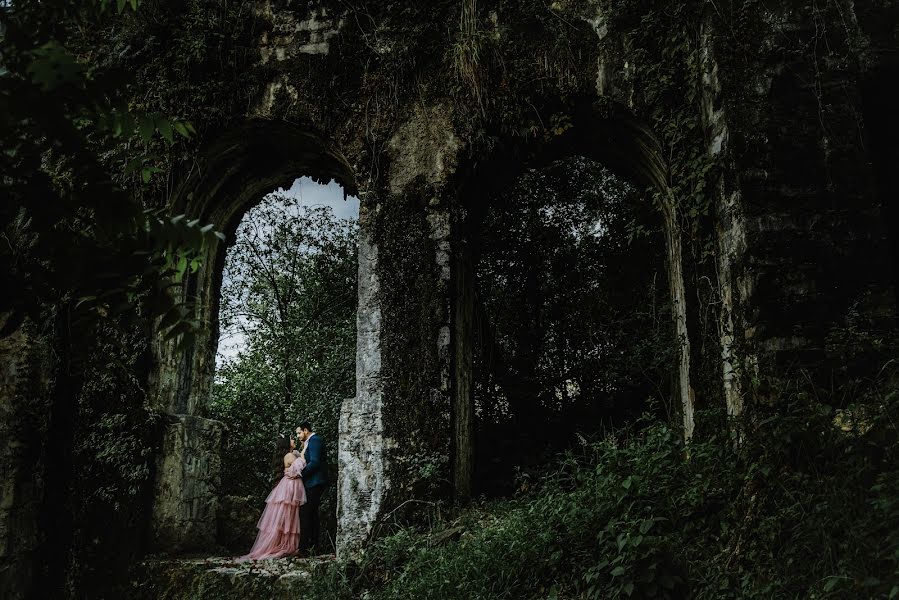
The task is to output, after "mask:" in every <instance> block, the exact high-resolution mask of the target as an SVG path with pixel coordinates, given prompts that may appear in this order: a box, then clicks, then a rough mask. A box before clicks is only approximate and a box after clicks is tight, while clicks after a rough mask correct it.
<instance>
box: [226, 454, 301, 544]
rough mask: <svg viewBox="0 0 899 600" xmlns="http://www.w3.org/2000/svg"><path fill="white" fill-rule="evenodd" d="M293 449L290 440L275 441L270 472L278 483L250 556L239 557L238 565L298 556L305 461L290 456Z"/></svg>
mask: <svg viewBox="0 0 899 600" xmlns="http://www.w3.org/2000/svg"><path fill="white" fill-rule="evenodd" d="M295 447H296V446H295V443H294V441H293V440H292V439H291V440H288V439H287V438H286V437H282V438H278V440H277V442H276V449H275V456H274V461H273V469H274V470H275V471H276V473H279V472H280V473H281V479H280V481H278V484H277V485H276V486H275V489H273V490H272V491H271V493H270V494H269V495H268V498H266V499H265V510H264V511H262V516H261V517H259V523H257V524H256V528H257V529H259V534H258V535H257V536H256V542H255V543H254V544H253V547H252V548H251V549H250V553H249V554H246V555H244V556H241V557H240V558H238V559H237V560H238V561H245V560H260V559H263V558H281V557H283V556H290V555H292V554H296V553H297V547H298V545H299V542H300V505H302V504H305V503H306V489H305V488H304V487H303V479H302V478H301V477H300V474H301V473H302V472H303V469H304V468H305V467H306V461H305V460H303V457H302V456H299V457H297V456H295V455H294V454H293V449H294V448H295ZM282 456H283V458H281V457H282ZM282 463H283V470H282V469H281V465H282Z"/></svg>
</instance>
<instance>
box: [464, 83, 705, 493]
mask: <svg viewBox="0 0 899 600" xmlns="http://www.w3.org/2000/svg"><path fill="white" fill-rule="evenodd" d="M568 116H569V126H568V127H567V128H566V129H565V131H564V132H563V133H561V134H560V135H557V136H554V137H552V138H551V139H549V140H540V139H531V140H526V141H522V140H520V139H509V140H506V141H505V143H504V144H500V145H497V146H496V147H495V148H494V150H493V152H492V153H491V156H490V157H489V158H487V159H486V160H483V161H472V163H470V164H469V168H468V172H467V173H466V176H465V180H464V183H463V185H462V186H461V187H460V189H459V204H460V205H462V206H467V207H468V212H472V211H475V212H476V211H478V210H482V209H483V207H484V206H485V205H486V204H487V202H489V198H490V197H491V196H493V195H495V194H496V193H498V192H499V190H501V189H504V188H505V187H508V186H509V185H511V184H512V182H513V181H514V180H515V179H517V178H518V176H520V174H521V173H522V172H524V171H525V170H526V169H528V168H540V167H542V166H545V165H548V164H549V163H551V162H553V161H555V160H558V159H561V158H565V157H571V156H583V157H585V158H588V159H590V160H593V161H595V162H597V163H600V164H603V165H605V166H606V167H608V168H609V169H610V170H611V171H613V172H616V173H617V174H619V175H620V176H621V177H623V178H624V179H627V180H629V181H631V182H632V183H634V184H635V185H637V186H638V187H642V188H644V189H648V190H652V191H654V192H655V193H656V197H657V198H658V208H659V211H660V213H661V216H662V220H663V223H664V233H665V245H666V256H667V259H666V263H667V267H668V281H669V291H670V297H671V303H672V307H673V312H672V315H673V317H674V325H675V330H676V335H677V338H678V339H679V340H680V344H679V348H678V352H677V354H678V376H677V396H678V400H679V403H680V406H681V411H682V420H683V433H684V438H685V439H686V440H689V439H690V438H691V436H692V434H693V429H694V397H695V394H694V391H693V387H692V386H691V382H690V361H691V348H690V335H689V331H688V314H687V312H688V311H687V291H686V285H685V280H684V267H683V256H682V252H683V250H682V242H681V232H680V225H679V217H678V214H677V204H676V201H675V198H674V196H673V193H672V191H671V185H670V179H669V178H670V174H669V169H668V163H667V161H666V160H665V157H664V154H663V153H662V148H661V145H660V143H659V141H658V138H657V137H656V136H655V135H654V134H653V132H652V131H651V130H650V128H649V127H648V126H647V125H646V124H644V123H643V122H641V121H640V120H639V119H637V118H636V117H635V116H634V115H633V113H632V112H631V111H629V110H628V109H627V108H625V107H622V106H619V105H614V104H610V103H606V102H599V101H596V100H595V98H584V99H582V100H580V101H579V102H576V103H575V104H574V106H573V107H572V108H571V109H570V113H569V115H568ZM462 237H464V234H463V236H462ZM462 254H463V255H460V256H459V257H458V258H457V262H456V265H457V268H456V276H455V278H454V292H455V299H456V302H455V303H454V307H455V310H454V323H455V325H454V333H455V335H456V344H455V349H456V351H455V361H454V364H455V377H454V383H455V385H454V389H453V394H452V396H453V411H452V412H453V415H454V419H453V445H452V447H453V448H454V464H453V473H454V474H453V481H454V488H455V491H456V494H457V496H459V497H460V498H466V497H468V496H470V495H471V492H472V476H473V472H474V467H473V465H474V456H473V448H474V443H473V440H474V427H475V425H474V410H473V398H472V395H471V394H472V384H471V381H472V377H471V369H472V357H473V351H472V344H473V330H474V325H473V319H474V314H475V310H474V308H473V305H472V302H473V299H474V293H473V291H472V285H473V274H472V272H471V264H470V262H469V261H468V260H467V259H466V257H465V256H464V252H463V253H462Z"/></svg>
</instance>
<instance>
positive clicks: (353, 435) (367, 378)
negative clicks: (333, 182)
mask: <svg viewBox="0 0 899 600" xmlns="http://www.w3.org/2000/svg"><path fill="white" fill-rule="evenodd" d="M367 210H368V208H367V207H365V206H363V207H361V208H360V213H361V214H360V220H362V221H363V222H364V221H365V219H367V218H368V217H367V216H366V213H367ZM358 257H359V280H358V281H359V284H358V285H359V301H358V302H359V303H358V311H357V316H356V340H357V341H356V396H355V397H354V398H348V399H346V400H344V401H343V405H342V407H341V410H340V422H339V427H338V435H339V439H338V451H337V486H338V488H337V548H338V552H343V551H354V550H357V549H358V548H359V547H360V545H361V544H362V543H364V542H365V541H366V540H367V539H368V538H369V536H370V535H371V532H372V528H373V527H374V526H375V524H376V522H377V519H378V517H379V516H380V513H381V509H382V503H383V501H384V490H385V489H386V488H388V487H389V486H390V484H391V481H390V479H389V477H388V469H387V465H386V464H385V463H386V460H387V455H386V450H387V444H388V440H387V439H386V435H385V431H384V421H383V402H384V391H383V384H382V381H381V341H380V335H381V308H380V304H379V289H380V283H379V280H378V273H377V267H378V248H377V246H376V245H375V244H374V242H373V241H372V240H371V239H370V234H369V233H368V231H367V229H366V228H365V227H363V228H362V229H361V231H360V234H359V254H358Z"/></svg>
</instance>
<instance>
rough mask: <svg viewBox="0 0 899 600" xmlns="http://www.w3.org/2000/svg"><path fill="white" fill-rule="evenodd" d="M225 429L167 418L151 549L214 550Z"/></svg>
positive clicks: (209, 422) (212, 423) (207, 421)
mask: <svg viewBox="0 0 899 600" xmlns="http://www.w3.org/2000/svg"><path fill="white" fill-rule="evenodd" d="M223 433H224V425H222V423H220V422H218V421H213V420H211V419H203V418H200V417H191V416H188V415H169V417H168V422H167V423H166V427H165V432H164V435H163V444H162V451H161V453H160V454H159V457H158V459H157V463H156V484H155V494H154V503H153V521H152V526H151V531H152V542H151V544H152V547H153V549H155V550H158V551H165V552H172V553H177V552H189V551H196V550H211V549H213V548H215V547H216V529H217V527H216V525H217V523H216V511H217V508H218V487H219V480H220V476H221V456H220V449H221V445H222V435H223Z"/></svg>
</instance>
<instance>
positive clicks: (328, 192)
mask: <svg viewBox="0 0 899 600" xmlns="http://www.w3.org/2000/svg"><path fill="white" fill-rule="evenodd" d="M272 191H273V192H283V193H284V194H286V195H288V196H293V197H295V198H299V200H300V204H302V205H304V206H330V207H331V210H333V211H334V216H336V217H337V218H338V219H358V218H359V199H358V198H356V197H355V196H347V199H346V200H344V199H343V188H342V187H341V186H340V185H339V184H337V183H336V182H335V181H333V180H332V181H331V182H330V183H328V184H327V185H321V184H319V183H316V182H315V181H313V180H311V179H309V178H308V177H300V178H299V179H297V180H295V181H294V182H293V185H292V186H290V189H289V190H285V189H283V188H278V189H277V190H272ZM250 210H252V209H250ZM226 260H227V259H226ZM223 333H224V332H223ZM243 343H244V340H243V336H242V335H241V334H240V333H235V334H234V335H231V336H229V337H228V338H227V339H226V338H225V337H220V338H219V345H218V353H217V354H216V356H215V365H216V368H218V367H219V366H221V364H222V362H223V361H224V360H225V359H230V358H234V357H235V356H237V353H238V352H239V351H240V349H241V348H242V347H243Z"/></svg>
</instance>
